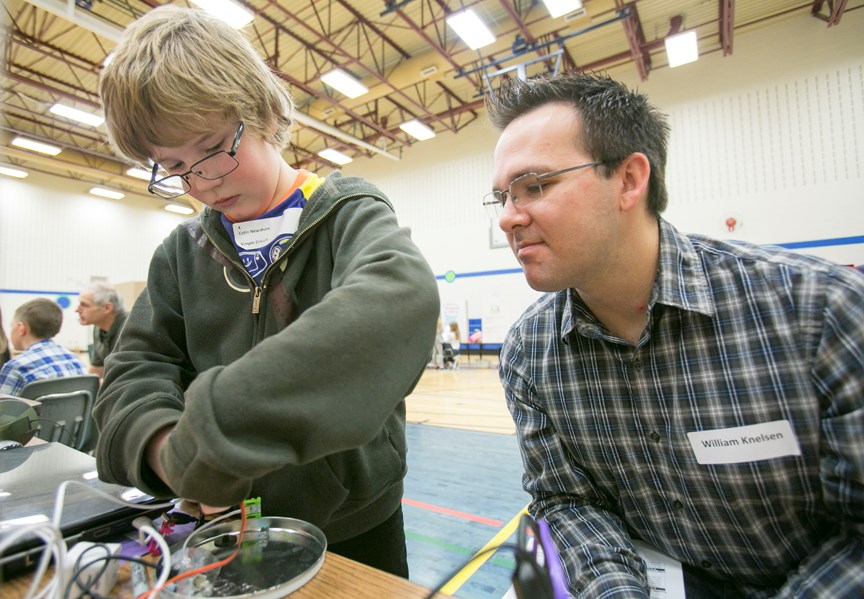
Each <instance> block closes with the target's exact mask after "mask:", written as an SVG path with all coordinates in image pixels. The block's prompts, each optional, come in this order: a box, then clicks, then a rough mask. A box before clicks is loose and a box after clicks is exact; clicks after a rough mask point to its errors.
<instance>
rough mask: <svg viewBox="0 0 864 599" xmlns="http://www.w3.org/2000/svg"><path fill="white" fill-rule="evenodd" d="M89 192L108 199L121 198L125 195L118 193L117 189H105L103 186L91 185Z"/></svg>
mask: <svg viewBox="0 0 864 599" xmlns="http://www.w3.org/2000/svg"><path fill="white" fill-rule="evenodd" d="M90 193H91V194H93V195H94V196H99V197H102V198H108V199H109V200H122V199H123V198H125V197H126V195H125V194H122V193H120V192H119V191H113V190H111V189H105V188H104V187H93V188H92V189H91V190H90Z"/></svg>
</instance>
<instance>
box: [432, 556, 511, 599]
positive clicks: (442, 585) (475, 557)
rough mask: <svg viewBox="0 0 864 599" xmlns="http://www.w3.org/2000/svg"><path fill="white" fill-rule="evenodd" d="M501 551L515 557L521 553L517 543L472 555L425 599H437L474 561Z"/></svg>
mask: <svg viewBox="0 0 864 599" xmlns="http://www.w3.org/2000/svg"><path fill="white" fill-rule="evenodd" d="M499 549H507V550H510V551H512V552H513V553H514V555H518V553H519V552H520V551H521V548H520V547H519V545H516V544H515V543H502V544H500V545H495V546H493V547H487V548H486V549H484V550H482V551H478V552H477V553H475V554H474V555H472V556H471V557H470V558H468V559H467V560H465V561H463V562H462V563H461V564H459V565H458V566H456V567H455V568H454V569H453V570H452V571H451V572H450V573H449V574H448V575H447V576H445V577H444V579H443V580H442V581H441V582H440V583H439V584H438V586H436V587H435V588H434V589H432V590H431V591H429V594H428V595H426V597H425V598H424V599H432V598H433V597H435V595H437V594H438V593H439V592H440V591H441V589H443V588H444V587H445V586H446V585H447V583H448V582H450V580H451V579H452V578H453V577H455V576H456V575H457V574H459V572H461V571H462V570H464V569H465V568H467V567H468V566H469V565H471V564H472V563H474V560H477V559H480V558H481V557H483V556H485V555H486V554H488V553H495V552H496V551H498V550H499Z"/></svg>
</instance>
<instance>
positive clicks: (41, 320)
mask: <svg viewBox="0 0 864 599" xmlns="http://www.w3.org/2000/svg"><path fill="white" fill-rule="evenodd" d="M62 324H63V310H61V309H60V306H58V305H57V304H56V303H54V302H52V301H51V300H48V299H44V298H37V299H34V300H30V301H29V302H27V303H24V304H21V305H20V306H19V307H18V309H16V310H15V314H14V315H13V316H12V326H11V327H10V328H9V340H10V341H11V342H12V346H13V347H14V348H15V349H16V350H17V351H19V352H23V353H21V354H19V355H17V356H15V357H14V358H12V359H10V360H9V361H8V362H6V363H5V364H3V367H2V368H0V393H7V394H9V395H18V394H19V393H20V391H21V390H22V389H23V388H24V387H25V386H26V385H27V383H32V382H33V381H37V380H41V379H54V378H59V377H62V376H78V375H82V374H85V372H84V364H82V363H81V360H79V359H78V356H76V355H75V354H73V353H72V352H70V351H69V350H68V349H66V348H65V347H62V346H61V345H59V344H58V343H57V342H55V341H54V339H53V337H54V336H55V335H57V333H59V332H60V327H61V325H62Z"/></svg>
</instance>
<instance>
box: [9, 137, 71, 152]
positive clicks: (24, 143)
mask: <svg viewBox="0 0 864 599" xmlns="http://www.w3.org/2000/svg"><path fill="white" fill-rule="evenodd" d="M12 145H13V146H18V147H19V148H24V149H25V150H33V151H34V152H39V153H40V154H48V155H49V156H56V155H57V154H59V153H60V152H62V151H63V150H62V148H58V147H57V146H49V145H48V144H43V143H41V142H38V141H34V140H32V139H27V138H26V137H16V138H15V139H13V140H12Z"/></svg>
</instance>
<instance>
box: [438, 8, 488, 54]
mask: <svg viewBox="0 0 864 599" xmlns="http://www.w3.org/2000/svg"><path fill="white" fill-rule="evenodd" d="M447 24H448V25H450V27H452V28H453V30H454V31H455V32H456V33H458V34H459V37H461V38H462V41H463V42H465V43H466V44H468V47H469V48H471V49H472V50H476V49H478V48H482V47H483V46H488V45H489V44H491V43H492V42H494V41H495V36H494V35H492V32H491V31H489V28H488V27H486V25H485V24H484V23H483V21H481V20H480V17H478V16H477V15H476V14H475V13H474V10H473V9H471V8H468V9H466V10H463V11H461V12H457V13H453V14H452V15H450V16H449V17H447Z"/></svg>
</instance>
